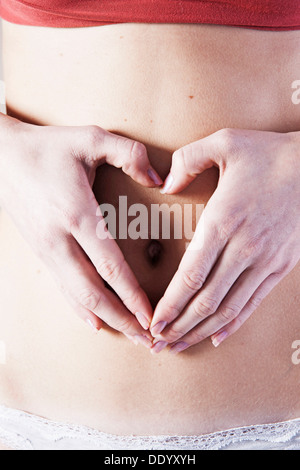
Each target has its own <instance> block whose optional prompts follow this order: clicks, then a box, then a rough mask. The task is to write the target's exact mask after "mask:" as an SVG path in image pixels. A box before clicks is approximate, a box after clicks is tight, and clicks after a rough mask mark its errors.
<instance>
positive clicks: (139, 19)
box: [0, 0, 300, 31]
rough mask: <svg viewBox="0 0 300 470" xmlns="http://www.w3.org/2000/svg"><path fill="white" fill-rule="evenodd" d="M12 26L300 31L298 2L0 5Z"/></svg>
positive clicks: (57, 0) (21, 0)
mask: <svg viewBox="0 0 300 470" xmlns="http://www.w3.org/2000/svg"><path fill="white" fill-rule="evenodd" d="M0 16H1V17H2V18H3V19H5V20H7V21H9V22H12V23H17V24H22V25H31V26H48V27H57V28H68V27H70V28H76V27H86V26H99V25H105V24H113V23H203V24H218V25H230V26H241V27H248V28H255V29H265V30H275V31H282V30H294V29H300V0H0Z"/></svg>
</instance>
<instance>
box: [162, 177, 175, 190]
mask: <svg viewBox="0 0 300 470" xmlns="http://www.w3.org/2000/svg"><path fill="white" fill-rule="evenodd" d="M173 183H174V178H173V176H172V175H171V173H170V174H169V175H168V177H167V179H166V181H165V183H164V185H163V187H162V189H161V190H160V192H161V194H165V193H167V192H168V191H170V189H171V187H172V185H173Z"/></svg>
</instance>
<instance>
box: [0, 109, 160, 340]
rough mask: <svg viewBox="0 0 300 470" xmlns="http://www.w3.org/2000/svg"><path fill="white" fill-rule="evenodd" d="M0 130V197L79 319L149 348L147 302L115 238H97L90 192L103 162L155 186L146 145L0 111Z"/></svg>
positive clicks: (157, 181)
mask: <svg viewBox="0 0 300 470" xmlns="http://www.w3.org/2000/svg"><path fill="white" fill-rule="evenodd" d="M1 131H2V132H1V136H0V145H1V157H0V175H1V187H0V202H1V205H2V206H3V207H4V208H5V209H6V210H7V212H8V213H9V214H10V215H11V217H12V218H13V220H14V222H15V223H16V225H17V227H18V228H19V230H20V232H21V234H22V235H23V237H24V238H25V239H26V240H27V241H28V242H29V243H30V245H31V247H32V248H33V250H34V251H35V252H36V253H37V255H38V256H39V257H40V258H41V259H42V260H43V261H44V262H45V263H46V265H47V266H48V268H49V269H50V270H51V271H52V273H53V274H54V276H55V278H56V280H57V282H58V284H59V286H60V287H62V289H63V291H64V293H65V295H66V297H67V298H68V299H69V301H70V302H71V304H72V305H73V307H74V308H75V310H76V311H77V313H78V314H79V316H80V317H81V318H82V319H83V320H85V321H87V322H88V324H89V325H90V326H93V327H94V328H96V329H97V330H99V329H100V328H101V326H102V320H103V321H104V322H105V323H106V324H108V325H109V326H110V327H112V328H113V329H115V330H118V331H120V332H122V333H124V334H126V335H127V336H128V337H129V338H133V341H134V342H136V340H138V341H140V342H141V343H145V344H146V345H148V346H149V347H150V346H151V339H152V338H151V335H150V334H149V332H147V333H146V331H145V328H147V327H148V326H149V324H150V321H151V318H152V314H153V311H152V307H151V305H150V302H149V300H148V298H147V296H146V294H145V293H144V291H142V289H141V288H140V286H139V284H138V282H137V280H136V278H135V276H134V274H133V273H132V271H131V269H130V268H129V266H128V264H127V263H126V261H125V259H124V256H123V255H122V253H121V251H120V249H119V247H118V245H117V244H116V242H115V241H114V240H113V239H112V237H109V236H107V237H106V238H105V239H99V237H97V235H96V232H97V228H98V226H99V224H100V223H101V222H103V217H101V214H100V215H99V205H98V203H97V201H96V199H95V197H94V194H93V192H92V186H93V183H94V180H95V174H96V169H97V167H99V166H100V165H102V164H104V163H108V164H110V165H113V166H115V167H117V168H122V170H123V171H124V172H125V173H126V174H127V175H129V176H131V178H133V179H134V180H135V181H136V182H138V183H140V184H142V185H144V186H146V187H155V186H157V185H160V184H161V183H162V181H161V180H160V178H159V176H158V175H157V173H156V172H155V171H154V169H153V168H152V167H151V165H150V163H149V160H148V157H147V152H146V149H145V147H144V146H143V145H142V144H140V143H137V142H134V141H132V140H129V139H126V138H123V137H120V136H117V135H114V134H112V133H110V132H107V131H105V130H103V129H101V128H99V127H94V126H92V127H38V126H33V125H29V124H25V123H21V122H20V121H17V120H14V119H12V118H4V117H1ZM97 214H98V215H97ZM104 281H106V282H107V283H108V284H109V286H111V287H112V289H113V290H114V291H115V293H116V294H117V295H115V294H114V293H113V292H111V291H110V290H109V289H107V288H105V284H104ZM132 314H134V315H136V317H137V318H138V319H139V320H140V322H141V323H142V325H143V327H144V328H143V327H142V326H141V325H140V323H139V322H138V321H137V319H136V317H135V316H134V315H132ZM136 337H138V338H136Z"/></svg>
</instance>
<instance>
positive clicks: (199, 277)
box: [182, 269, 206, 292]
mask: <svg viewBox="0 0 300 470" xmlns="http://www.w3.org/2000/svg"><path fill="white" fill-rule="evenodd" d="M205 280H206V277H205V275H204V274H203V273H202V272H201V271H200V270H194V269H193V270H189V271H183V272H182V281H183V283H184V285H185V286H186V287H187V289H188V290H191V291H192V292H198V291H199V290H200V289H201V288H202V286H203V284H204V282H205Z"/></svg>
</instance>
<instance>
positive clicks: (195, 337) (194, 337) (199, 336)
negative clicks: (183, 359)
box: [189, 330, 207, 345]
mask: <svg viewBox="0 0 300 470" xmlns="http://www.w3.org/2000/svg"><path fill="white" fill-rule="evenodd" d="M206 338H207V335H205V334H203V333H201V331H197V330H195V331H193V332H191V333H190V335H189V344H191V345H193V344H198V343H201V341H204V340H205V339H206Z"/></svg>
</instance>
